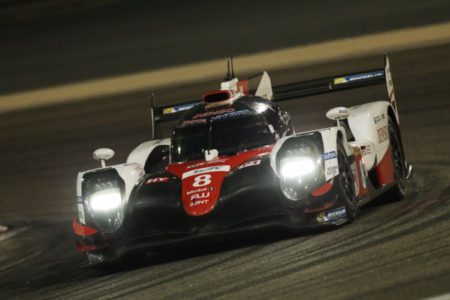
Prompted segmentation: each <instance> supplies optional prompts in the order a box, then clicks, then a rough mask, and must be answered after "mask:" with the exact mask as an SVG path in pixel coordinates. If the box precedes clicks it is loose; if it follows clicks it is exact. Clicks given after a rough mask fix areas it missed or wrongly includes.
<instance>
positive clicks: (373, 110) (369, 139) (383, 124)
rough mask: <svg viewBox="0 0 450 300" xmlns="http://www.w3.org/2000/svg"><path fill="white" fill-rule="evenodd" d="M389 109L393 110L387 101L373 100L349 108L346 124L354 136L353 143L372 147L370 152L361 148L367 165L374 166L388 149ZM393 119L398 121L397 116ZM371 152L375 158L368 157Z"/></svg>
mask: <svg viewBox="0 0 450 300" xmlns="http://www.w3.org/2000/svg"><path fill="white" fill-rule="evenodd" d="M390 109H392V111H395V110H394V108H393V107H392V105H391V104H390V103H389V102H388V101H375V102H370V103H366V104H362V105H359V106H354V107H350V108H349V111H350V116H349V117H348V124H349V127H350V130H351V131H352V133H353V136H354V137H355V143H356V144H358V145H359V146H361V147H362V146H363V145H368V146H369V147H370V148H372V147H373V149H370V152H371V153H365V152H364V150H363V156H364V159H365V160H367V162H368V164H367V165H368V167H369V166H370V167H371V168H373V167H376V166H377V165H378V164H379V163H380V162H381V161H382V159H383V157H384V156H385V154H386V151H387V150H388V147H389V133H388V118H389V116H390V115H391V114H390V113H389V110H390ZM394 115H395V114H394ZM393 121H394V122H398V120H397V118H394V120H393ZM397 124H398V123H397ZM372 152H373V153H372ZM373 154H374V155H375V158H372V157H370V155H373Z"/></svg>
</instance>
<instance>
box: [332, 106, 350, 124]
mask: <svg viewBox="0 0 450 300" xmlns="http://www.w3.org/2000/svg"><path fill="white" fill-rule="evenodd" d="M349 115H350V112H349V111H348V108H347V107H342V106H340V107H334V108H332V109H330V110H329V111H327V113H326V116H327V118H328V119H330V120H334V121H339V120H344V119H347V118H348V116H349Z"/></svg>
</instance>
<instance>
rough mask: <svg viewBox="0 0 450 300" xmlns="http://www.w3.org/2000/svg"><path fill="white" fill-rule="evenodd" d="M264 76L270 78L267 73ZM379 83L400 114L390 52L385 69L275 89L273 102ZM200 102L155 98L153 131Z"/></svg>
mask: <svg viewBox="0 0 450 300" xmlns="http://www.w3.org/2000/svg"><path fill="white" fill-rule="evenodd" d="M264 74H265V75H267V73H265V72H264ZM263 78H264V76H263ZM269 80H270V79H269ZM269 83H270V81H269ZM377 84H386V87H387V92H388V95H389V101H390V102H391V104H392V106H393V107H394V110H395V113H396V114H397V106H396V100H395V93H394V84H393V81H392V75H391V70H390V64H389V57H388V55H387V53H385V55H384V68H380V69H373V70H366V71H362V72H357V73H351V74H343V75H337V76H331V77H326V78H320V79H314V80H308V81H302V82H294V83H290V84H285V85H279V86H275V87H273V88H272V90H273V97H272V100H273V101H275V102H279V101H284V100H291V99H298V98H302V97H306V96H312V95H318V94H323V93H330V92H336V91H342V90H348V89H353V88H359V87H366V86H371V85H377ZM249 93H250V94H254V93H255V90H250V91H249ZM200 103H202V102H201V100H194V101H189V102H186V103H182V104H176V105H169V106H163V107H154V106H153V99H152V108H151V120H152V128H154V127H155V125H156V124H157V123H160V122H165V121H174V120H177V119H178V118H179V117H180V115H181V114H182V113H183V112H184V111H186V110H189V109H191V108H193V107H194V106H196V105H199V104H200ZM152 130H153V135H152V138H154V129H152Z"/></svg>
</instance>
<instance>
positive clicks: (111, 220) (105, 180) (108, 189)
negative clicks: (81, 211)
mask: <svg viewBox="0 0 450 300" xmlns="http://www.w3.org/2000/svg"><path fill="white" fill-rule="evenodd" d="M82 192H83V198H84V199H85V208H86V211H87V213H88V216H89V219H90V220H91V221H92V222H93V223H94V225H95V226H96V227H98V228H99V229H100V230H101V231H103V232H106V233H111V232H114V231H116V230H117V229H118V228H119V227H120V225H122V222H123V217H124V201H123V199H124V192H125V182H124V181H123V180H122V178H121V177H120V175H119V174H118V173H117V171H116V170H115V169H108V170H101V171H98V172H92V173H88V174H85V175H84V177H83V184H82Z"/></svg>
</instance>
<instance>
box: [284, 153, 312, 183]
mask: <svg viewBox="0 0 450 300" xmlns="http://www.w3.org/2000/svg"><path fill="white" fill-rule="evenodd" d="M315 169H316V165H315V164H314V161H313V160H312V159H311V158H306V157H293V158H284V159H282V160H281V161H280V175H281V176H283V177H285V178H289V179H291V178H301V177H302V176H305V175H308V174H311V173H312V172H313V171H314V170H315Z"/></svg>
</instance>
